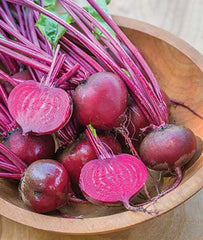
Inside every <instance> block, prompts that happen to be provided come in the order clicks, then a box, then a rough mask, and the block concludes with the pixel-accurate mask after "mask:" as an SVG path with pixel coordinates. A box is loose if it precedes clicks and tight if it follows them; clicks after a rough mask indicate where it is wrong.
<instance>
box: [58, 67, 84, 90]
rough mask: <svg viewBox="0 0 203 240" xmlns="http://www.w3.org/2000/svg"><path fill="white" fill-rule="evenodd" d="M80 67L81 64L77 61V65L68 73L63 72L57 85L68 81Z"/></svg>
mask: <svg viewBox="0 0 203 240" xmlns="http://www.w3.org/2000/svg"><path fill="white" fill-rule="evenodd" d="M79 69H80V64H78V63H76V64H75V66H74V67H73V68H72V69H71V70H70V71H68V72H67V73H65V74H63V76H62V77H60V78H59V79H58V80H57V81H56V82H55V85H56V87H57V86H59V85H60V84H63V83H64V82H66V81H68V80H69V79H70V78H71V77H72V76H74V75H75V74H76V73H77V71H78V70H79Z"/></svg>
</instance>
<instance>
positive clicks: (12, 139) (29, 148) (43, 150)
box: [4, 131, 55, 165]
mask: <svg viewBox="0 0 203 240" xmlns="http://www.w3.org/2000/svg"><path fill="white" fill-rule="evenodd" d="M4 145H6V146H7V147H8V148H9V149H10V150H11V151H12V152H14V153H15V154H16V155H17V156H18V157H19V158H21V159H22V160H23V161H24V162H25V163H26V164H27V165H30V164H31V163H32V162H34V161H36V160H39V159H48V158H53V157H54V153H55V142H54V139H53V137H52V136H51V135H42V136H35V135H22V132H21V131H15V132H13V133H12V134H11V135H10V136H9V137H8V138H7V140H6V142H4Z"/></svg>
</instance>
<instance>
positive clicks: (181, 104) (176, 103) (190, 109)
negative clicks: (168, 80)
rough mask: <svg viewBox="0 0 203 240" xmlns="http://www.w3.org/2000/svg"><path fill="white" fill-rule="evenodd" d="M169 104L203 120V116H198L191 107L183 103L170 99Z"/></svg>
mask: <svg viewBox="0 0 203 240" xmlns="http://www.w3.org/2000/svg"><path fill="white" fill-rule="evenodd" d="M170 102H172V103H173V104H175V105H177V106H181V107H183V108H186V109H187V110H189V111H190V112H191V113H193V114H194V115H196V116H197V117H199V118H201V119H203V116H202V115H200V114H199V113H197V112H196V111H195V110H193V109H192V108H191V107H189V106H187V105H185V104H184V103H183V102H179V101H177V100H175V99H170Z"/></svg>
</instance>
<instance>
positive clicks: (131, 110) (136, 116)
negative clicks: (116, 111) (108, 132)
mask: <svg viewBox="0 0 203 240" xmlns="http://www.w3.org/2000/svg"><path fill="white" fill-rule="evenodd" d="M128 118H129V124H128V126H127V129H128V131H129V136H130V138H131V139H133V140H139V139H140V136H139V135H140V134H142V131H141V129H142V128H145V127H147V126H148V125H149V122H148V120H147V118H146V117H145V115H144V114H143V113H142V111H141V110H140V108H139V107H138V106H137V105H135V104H131V106H129V107H128Z"/></svg>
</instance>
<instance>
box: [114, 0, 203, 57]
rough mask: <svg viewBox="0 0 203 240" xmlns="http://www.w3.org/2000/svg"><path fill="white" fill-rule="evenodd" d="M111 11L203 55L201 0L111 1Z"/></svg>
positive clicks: (202, 9)
mask: <svg viewBox="0 0 203 240" xmlns="http://www.w3.org/2000/svg"><path fill="white" fill-rule="evenodd" d="M110 11H111V13H113V14H116V15H121V16H125V17H130V18H134V19H137V20H140V21H144V22H147V23H150V24H153V25H155V26H157V27H160V28H163V29H165V30H167V31H169V32H171V33H173V34H175V35H176V36H178V37H180V38H182V39H183V40H185V41H187V42H188V43H190V44H191V45H192V46H193V47H195V48H196V49H198V50H199V51H200V52H202V53H203V44H202V42H203V17H202V11H203V1H202V0H161V1H160V0H141V1H140V0H112V1H111V4H110Z"/></svg>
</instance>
